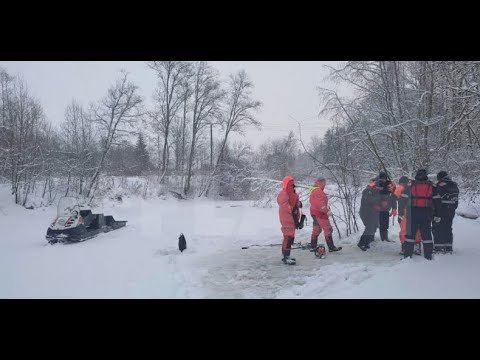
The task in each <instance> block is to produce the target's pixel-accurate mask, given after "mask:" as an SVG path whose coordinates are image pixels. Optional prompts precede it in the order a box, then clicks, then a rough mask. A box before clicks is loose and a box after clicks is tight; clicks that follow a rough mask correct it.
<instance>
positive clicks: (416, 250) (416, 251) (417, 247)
mask: <svg viewBox="0 0 480 360" xmlns="http://www.w3.org/2000/svg"><path fill="white" fill-rule="evenodd" d="M413 253H414V254H415V255H422V245H421V244H420V243H418V244H415V245H414V250H413Z"/></svg>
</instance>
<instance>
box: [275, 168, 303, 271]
mask: <svg viewBox="0 0 480 360" xmlns="http://www.w3.org/2000/svg"><path fill="white" fill-rule="evenodd" d="M294 181H295V180H294V178H293V177H291V176H285V177H284V178H283V182H282V191H280V193H279V194H278V196H277V203H278V215H279V217H280V224H281V225H282V227H281V229H282V233H283V242H282V254H283V259H282V261H283V263H284V264H288V265H295V264H296V260H295V259H294V258H291V257H290V249H291V248H292V244H293V242H294V240H295V229H296V228H298V224H299V221H300V217H299V215H300V212H299V208H301V207H302V203H301V202H300V200H299V197H298V194H297V193H296V192H295V183H294Z"/></svg>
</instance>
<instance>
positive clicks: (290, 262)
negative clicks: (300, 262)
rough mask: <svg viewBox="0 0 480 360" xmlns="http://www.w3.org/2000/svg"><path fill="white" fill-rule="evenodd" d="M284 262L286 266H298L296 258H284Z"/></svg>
mask: <svg viewBox="0 0 480 360" xmlns="http://www.w3.org/2000/svg"><path fill="white" fill-rule="evenodd" d="M282 261H283V263H284V264H286V265H296V264H297V261H296V260H295V258H292V257H290V256H284V257H283V259H282Z"/></svg>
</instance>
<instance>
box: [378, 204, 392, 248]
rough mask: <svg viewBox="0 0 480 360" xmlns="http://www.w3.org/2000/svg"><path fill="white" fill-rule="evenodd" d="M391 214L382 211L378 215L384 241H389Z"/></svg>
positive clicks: (381, 236)
mask: <svg viewBox="0 0 480 360" xmlns="http://www.w3.org/2000/svg"><path fill="white" fill-rule="evenodd" d="M389 220H390V214H389V212H388V211H380V212H379V213H378V221H379V225H380V238H381V239H382V241H385V240H388V223H389Z"/></svg>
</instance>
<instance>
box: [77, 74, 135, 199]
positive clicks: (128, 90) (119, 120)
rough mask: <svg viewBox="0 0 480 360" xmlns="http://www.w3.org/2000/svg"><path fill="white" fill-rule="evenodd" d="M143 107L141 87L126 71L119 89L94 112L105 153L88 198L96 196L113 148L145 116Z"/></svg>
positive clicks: (119, 81)
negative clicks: (96, 188)
mask: <svg viewBox="0 0 480 360" xmlns="http://www.w3.org/2000/svg"><path fill="white" fill-rule="evenodd" d="M141 103H142V98H141V97H140V96H139V95H138V87H137V86H136V85H134V84H133V83H131V82H130V81H128V74H127V73H126V72H124V71H122V74H121V76H120V78H119V79H118V80H117V82H116V83H115V85H113V86H112V87H111V88H110V89H109V90H108V94H107V96H106V97H105V98H104V99H103V100H102V101H101V102H100V104H98V105H97V106H95V107H94V108H93V113H94V118H93V121H94V122H95V123H97V124H98V126H99V129H100V131H101V138H102V149H101V155H100V159H99V161H98V163H97V166H96V169H95V172H94V174H93V176H92V177H91V179H90V181H89V183H88V185H87V186H86V187H85V190H84V195H85V196H86V197H89V196H90V194H91V192H92V189H93V186H94V184H95V183H96V181H97V179H98V177H99V175H100V173H101V171H102V169H103V166H104V162H105V157H106V155H107V153H108V151H109V150H110V147H111V146H112V144H113V143H114V142H115V141H116V140H118V138H119V137H121V136H123V135H125V134H128V133H130V132H131V128H132V126H133V125H134V123H135V122H136V121H137V120H138V119H139V118H140V117H141V116H142V114H141V112H140V105H141Z"/></svg>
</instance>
